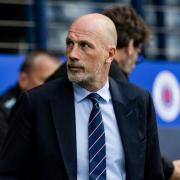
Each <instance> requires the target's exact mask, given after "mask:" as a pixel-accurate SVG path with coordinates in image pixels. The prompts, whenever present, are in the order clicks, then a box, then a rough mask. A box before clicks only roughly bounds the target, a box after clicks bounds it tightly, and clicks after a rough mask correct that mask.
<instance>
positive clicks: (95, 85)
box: [78, 78, 108, 92]
mask: <svg viewBox="0 0 180 180" xmlns="http://www.w3.org/2000/svg"><path fill="white" fill-rule="evenodd" d="M107 80H108V78H106V79H104V80H102V81H98V82H97V81H95V82H94V81H92V82H91V81H88V82H80V83H78V84H79V85H80V86H81V87H83V88H84V89H87V90H88V91H90V92H96V91H98V90H100V89H102V88H103V86H104V85H105V84H106V82H107Z"/></svg>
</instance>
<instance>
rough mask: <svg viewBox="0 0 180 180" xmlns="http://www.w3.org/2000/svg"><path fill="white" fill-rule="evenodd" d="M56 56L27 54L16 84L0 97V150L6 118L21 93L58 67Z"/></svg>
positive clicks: (42, 52)
mask: <svg viewBox="0 0 180 180" xmlns="http://www.w3.org/2000/svg"><path fill="white" fill-rule="evenodd" d="M60 65H61V63H60V60H59V59H58V57H57V56H56V55H54V54H53V53H50V52H48V51H44V50H34V51H31V52H29V53H28V54H27V56H26V59H25V61H24V62H23V64H22V65H21V68H20V72H19V77H18V82H17V83H16V85H15V86H13V87H10V88H9V89H8V90H7V91H6V92H5V93H4V94H2V95H1V96H0V148H1V145H2V142H3V139H4V136H5V135H6V133H7V129H8V116H9V113H10V111H11V109H12V107H13V106H14V105H15V103H16V101H17V99H18V97H19V96H20V94H21V92H23V91H26V90H29V89H31V88H34V87H36V86H39V85H41V84H43V83H44V82H45V80H46V79H47V78H48V77H49V76H50V75H51V74H53V73H54V71H55V70H57V68H58V67H60Z"/></svg>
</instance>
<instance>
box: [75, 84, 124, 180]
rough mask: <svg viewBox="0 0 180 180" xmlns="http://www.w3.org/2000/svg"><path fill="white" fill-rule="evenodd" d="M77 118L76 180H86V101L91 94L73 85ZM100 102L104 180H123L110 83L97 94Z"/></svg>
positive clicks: (87, 102) (119, 139) (87, 107)
mask: <svg viewBox="0 0 180 180" xmlns="http://www.w3.org/2000/svg"><path fill="white" fill-rule="evenodd" d="M73 88H74V97H75V114H76V115H75V117H76V139H77V142H76V145H77V180H89V176H88V174H89V160H88V121H89V116H90V113H91V110H92V102H91V100H89V99H88V98H86V97H87V96H88V95H89V94H90V93H91V92H89V91H87V90H86V89H84V88H82V87H80V86H78V85H77V84H73ZM96 93H97V94H99V95H100V96H101V97H102V98H101V99H100V101H99V106H100V109H101V114H102V118H103V122H104V128H105V137H106V174H107V180H112V179H113V180H125V177H126V172H125V158H124V151H123V146H122V142H121V138H120V132H119V129H118V125H117V121H116V117H115V113H114V109H113V105H112V100H111V94H110V91H109V82H107V83H106V84H105V86H104V87H103V88H102V89H100V90H99V91H97V92H96Z"/></svg>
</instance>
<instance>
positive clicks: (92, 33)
mask: <svg viewBox="0 0 180 180" xmlns="http://www.w3.org/2000/svg"><path fill="white" fill-rule="evenodd" d="M70 33H75V35H79V36H84V35H87V37H85V38H87V40H91V39H92V38H91V37H89V35H93V37H94V38H93V39H99V41H100V42H101V43H102V45H105V43H104V41H103V38H102V37H101V34H100V32H99V33H95V32H91V31H86V30H79V31H78V30H72V29H70V30H69V33H68V37H69V36H70V38H72V39H74V38H73V37H72V36H71V35H70Z"/></svg>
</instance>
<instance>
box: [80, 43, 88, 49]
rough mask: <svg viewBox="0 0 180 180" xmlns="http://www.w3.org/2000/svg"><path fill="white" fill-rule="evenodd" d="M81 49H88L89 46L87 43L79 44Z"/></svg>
mask: <svg viewBox="0 0 180 180" xmlns="http://www.w3.org/2000/svg"><path fill="white" fill-rule="evenodd" d="M81 47H82V48H87V47H89V45H88V44H87V43H85V42H83V43H81Z"/></svg>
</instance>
